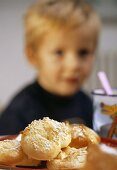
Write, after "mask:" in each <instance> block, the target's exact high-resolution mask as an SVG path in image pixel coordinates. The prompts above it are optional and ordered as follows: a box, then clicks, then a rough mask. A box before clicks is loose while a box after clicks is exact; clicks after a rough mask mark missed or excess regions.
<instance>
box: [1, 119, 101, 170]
mask: <svg viewBox="0 0 117 170" xmlns="http://www.w3.org/2000/svg"><path fill="white" fill-rule="evenodd" d="M99 143H100V137H99V136H98V135H97V134H96V133H95V132H94V131H93V130H92V129H89V128H88V127H86V126H85V125H82V124H69V123H68V122H66V123H64V122H58V121H55V120H52V119H49V118H48V117H45V118H43V119H42V120H41V119H39V120H34V121H33V122H32V123H31V124H29V125H28V126H27V127H26V128H25V129H24V130H23V131H22V132H21V139H20V140H18V139H17V138H16V139H13V140H4V141H0V164H3V165H10V166H16V165H18V166H19V165H20V166H39V164H40V163H41V161H46V164H47V168H48V169H50V170H57V169H58V170H64V169H67V170H73V169H74V170H79V169H82V168H84V167H85V166H88V165H87V163H86V162H87V158H88V157H89V156H88V157H87V155H88V149H89V148H90V147H89V146H90V145H91V144H93V145H97V144H99ZM89 153H90V152H89ZM87 170H88V169H87ZM89 170H90V169H89ZM91 170H92V169H91Z"/></svg>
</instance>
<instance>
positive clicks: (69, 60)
mask: <svg viewBox="0 0 117 170" xmlns="http://www.w3.org/2000/svg"><path fill="white" fill-rule="evenodd" d="M65 67H66V69H69V70H71V71H72V70H79V69H80V68H81V63H80V61H79V60H78V56H76V55H74V54H69V55H68V56H67V57H66V60H65Z"/></svg>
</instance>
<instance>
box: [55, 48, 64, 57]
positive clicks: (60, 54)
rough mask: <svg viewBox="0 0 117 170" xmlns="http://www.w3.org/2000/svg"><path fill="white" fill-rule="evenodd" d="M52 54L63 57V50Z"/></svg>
mask: <svg viewBox="0 0 117 170" xmlns="http://www.w3.org/2000/svg"><path fill="white" fill-rule="evenodd" d="M54 53H55V54H56V56H63V54H64V52H63V50H59V49H58V50H56V51H55V52H54Z"/></svg>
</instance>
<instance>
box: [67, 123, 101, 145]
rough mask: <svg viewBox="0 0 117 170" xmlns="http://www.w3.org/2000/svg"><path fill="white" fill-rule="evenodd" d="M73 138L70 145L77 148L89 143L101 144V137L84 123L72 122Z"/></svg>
mask: <svg viewBox="0 0 117 170" xmlns="http://www.w3.org/2000/svg"><path fill="white" fill-rule="evenodd" d="M70 126H71V133H72V140H71V143H70V145H69V146H71V147H75V148H81V147H86V146H88V145H89V144H99V143H100V137H99V136H98V134H96V132H94V131H93V130H92V129H90V128H88V127H86V126H85V125H83V124H71V125H70Z"/></svg>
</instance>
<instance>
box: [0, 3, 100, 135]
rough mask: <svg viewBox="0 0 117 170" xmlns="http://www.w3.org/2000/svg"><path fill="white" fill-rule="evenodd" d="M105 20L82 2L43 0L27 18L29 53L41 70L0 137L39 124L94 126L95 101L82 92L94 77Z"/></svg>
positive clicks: (11, 109)
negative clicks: (46, 119) (41, 120)
mask: <svg viewBox="0 0 117 170" xmlns="http://www.w3.org/2000/svg"><path fill="white" fill-rule="evenodd" d="M99 30H100V20H99V18H98V16H97V14H96V13H95V12H94V11H93V10H92V9H91V7H90V6H89V5H88V4H86V3H84V1H81V0H39V2H37V3H36V4H34V5H33V6H32V7H31V8H30V9H29V10H28V12H27V14H26V16H25V38H26V39H25V51H26V56H27V59H28V61H29V62H30V63H31V64H32V65H33V66H34V68H35V69H36V70H37V78H36V81H35V82H34V83H32V84H31V85H28V86H27V87H25V88H24V89H23V90H22V91H20V92H19V94H17V95H16V96H15V98H14V99H13V100H12V101H11V103H10V104H9V106H8V107H7V108H6V109H5V111H4V112H3V114H2V116H1V119H0V134H15V133H18V132H19V131H21V130H23V129H24V128H25V127H26V126H27V124H29V123H30V122H31V121H32V120H34V119H39V118H43V117H47V116H48V117H50V118H52V119H55V120H58V121H64V120H70V121H71V122H74V121H75V122H77V123H84V124H86V125H87V126H89V127H92V113H93V109H92V102H91V100H90V98H89V97H88V96H87V95H86V94H85V93H84V92H82V91H81V86H82V85H83V83H84V81H85V80H86V79H87V78H88V76H89V75H90V72H91V69H92V65H93V61H94V58H95V50H96V46H97V42H98V34H99Z"/></svg>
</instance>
